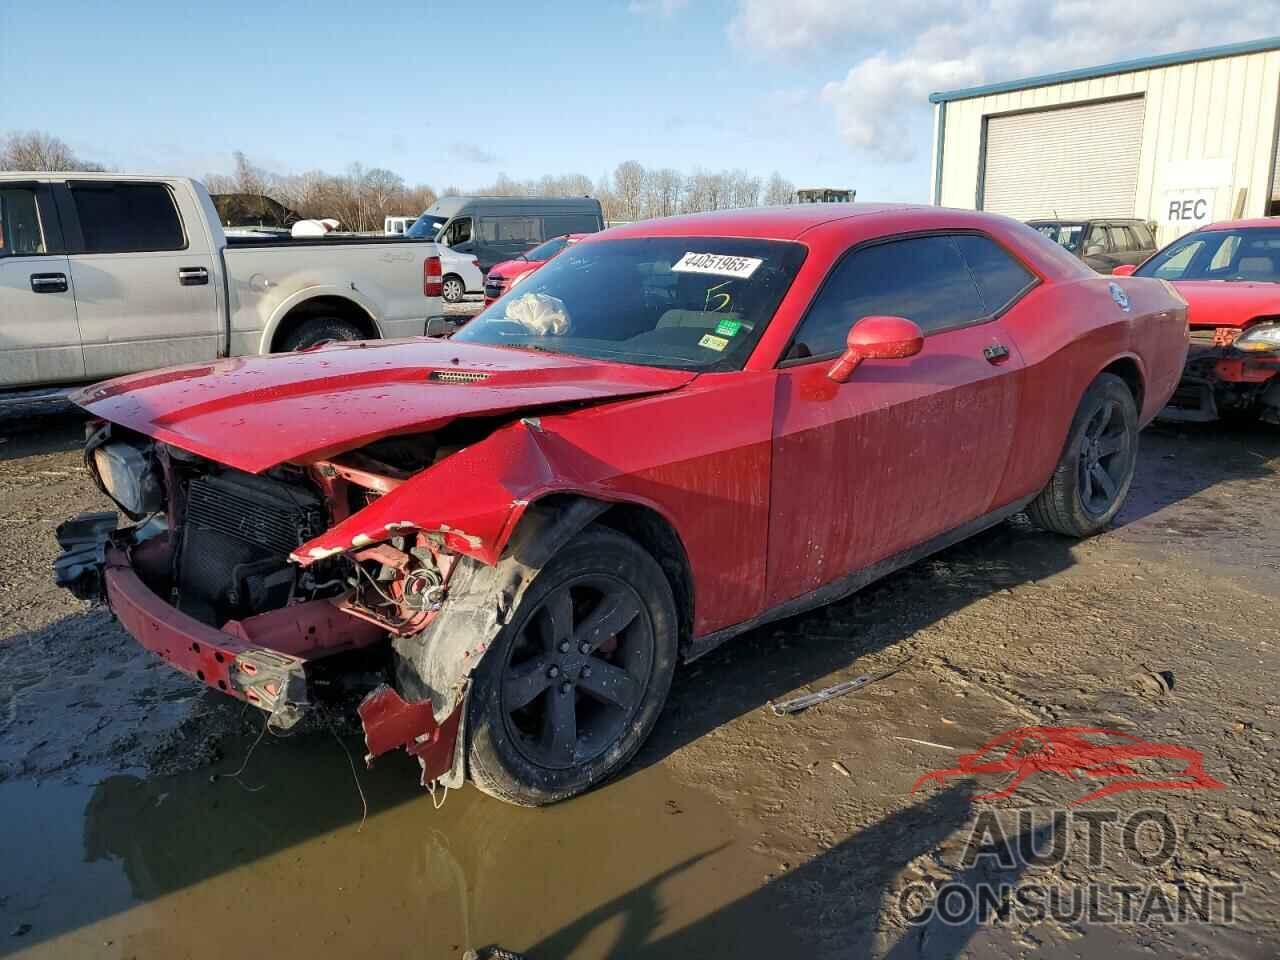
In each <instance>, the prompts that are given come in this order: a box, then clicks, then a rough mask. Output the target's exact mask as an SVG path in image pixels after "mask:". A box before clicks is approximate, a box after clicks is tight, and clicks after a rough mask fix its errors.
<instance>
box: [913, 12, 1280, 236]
mask: <svg viewBox="0 0 1280 960" xmlns="http://www.w3.org/2000/svg"><path fill="white" fill-rule="evenodd" d="M929 100H930V102H931V103H933V104H934V133H933V146H934V150H933V166H932V174H933V202H934V203H938V204H942V205H943V206H948V207H967V208H970V209H978V210H990V211H993V212H995V213H1003V214H1006V215H1008V216H1011V217H1017V218H1018V219H1020V220H1028V219H1031V218H1033V217H1059V218H1063V219H1066V218H1085V217H1139V218H1141V219H1144V220H1151V221H1154V222H1155V223H1157V224H1158V225H1159V228H1160V233H1159V238H1160V241H1161V243H1164V242H1167V241H1169V240H1171V239H1173V238H1174V237H1176V236H1178V235H1180V234H1182V233H1185V232H1186V231H1188V230H1190V229H1193V228H1194V227H1197V226H1201V225H1203V224H1204V223H1209V222H1211V221H1213V220H1223V219H1227V218H1230V217H1238V216H1255V217H1256V216H1264V215H1268V214H1280V37H1270V38H1268V39H1265V40H1256V41H1251V42H1248V43H1237V44H1232V45H1230V46H1223V47H1212V48H1208V49H1204V50H1193V51H1190V52H1188V53H1181V54H1170V55H1168V56H1161V57H1148V58H1146V59H1143V60H1131V61H1128V62H1125V63H1113V64H1108V65H1106V66H1101V67H1094V68H1089V69H1084V70H1072V71H1068V72H1066V73H1057V74H1050V75H1047V76H1042V77H1032V78H1031V79H1029V80H1016V81H1012V82H1009V83H996V84H990V85H988V86H983V87H973V88H971V89H968V90H953V91H950V92H946V93H935V94H933V95H932V96H930V97H929Z"/></svg>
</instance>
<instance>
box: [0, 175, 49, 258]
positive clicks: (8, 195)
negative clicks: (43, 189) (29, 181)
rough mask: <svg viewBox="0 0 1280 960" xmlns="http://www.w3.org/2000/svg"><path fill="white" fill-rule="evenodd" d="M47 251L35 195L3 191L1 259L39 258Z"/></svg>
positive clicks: (0, 201) (25, 191) (16, 189)
mask: <svg viewBox="0 0 1280 960" xmlns="http://www.w3.org/2000/svg"><path fill="white" fill-rule="evenodd" d="M46 249H47V248H46V247H45V243H44V231H43V230H41V229H40V212H39V210H38V208H37V207H36V193H35V191H34V190H29V189H26V188H23V187H14V188H12V189H9V190H0V257H32V256H39V255H40V254H42V253H44V252H45V250H46Z"/></svg>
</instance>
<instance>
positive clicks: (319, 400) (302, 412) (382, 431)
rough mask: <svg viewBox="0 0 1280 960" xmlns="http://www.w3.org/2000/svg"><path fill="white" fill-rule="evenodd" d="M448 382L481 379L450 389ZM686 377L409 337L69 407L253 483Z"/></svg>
mask: <svg viewBox="0 0 1280 960" xmlns="http://www.w3.org/2000/svg"><path fill="white" fill-rule="evenodd" d="M456 374H475V375H481V376H482V377H483V379H479V378H472V379H471V380H470V381H469V382H451V381H450V380H449V379H448V378H449V377H451V376H452V375H456ZM694 376H695V375H694V374H691V373H687V372H684V371H678V370H663V369H657V368H653V367H639V366H629V365H625V364H617V363H607V362H605V361H601V360H588V359H584V358H581V357H570V356H563V355H559V356H558V355H555V354H549V353H534V352H531V351H527V350H518V349H514V348H505V347H488V346H480V345H477V344H467V343H452V342H450V341H447V340H426V339H419V340H393V341H387V342H371V343H352V344H341V345H335V346H331V347H324V348H321V349H319V350H312V351H309V352H306V353H292V354H278V355H276V356H270V357H241V358H236V359H232V360H219V361H216V362H214V363H207V364H200V365H191V366H185V367H173V368H171V369H168V370H159V371H152V372H150V373H142V374H134V375H132V376H128V377H120V378H118V379H115V380H108V381H106V382H105V383H99V384H95V385H93V386H91V387H85V388H84V389H83V390H80V391H78V392H77V393H75V394H73V395H72V399H73V400H74V401H75V402H76V403H78V404H79V405H80V406H82V407H84V408H85V409H86V410H88V411H89V412H90V413H92V414H94V415H95V416H99V417H102V418H104V419H106V420H109V421H111V422H112V423H118V424H120V425H121V426H125V427H128V428H130V429H131V430H136V431H138V432H139V433H142V434H146V435H147V436H150V437H154V438H155V439H157V440H161V441H163V442H165V443H170V444H173V445H174V446H175V447H180V448H182V449H183V450H189V451H191V452H192V453H196V454H199V455H201V456H204V457H208V458H209V459H211V460H215V461H217V462H219V463H225V464H228V465H229V466H233V467H237V468H239V469H241V470H248V471H250V472H253V473H258V472H261V471H263V470H266V469H267V468H268V467H272V466H275V465H276V464H279V463H284V462H286V461H292V462H307V461H311V460H319V459H323V458H325V457H329V456H333V455H334V454H336V453H340V452H342V451H343V450H350V449H354V448H356V447H360V446H363V445H364V444H366V443H371V442H372V441H374V440H376V439H378V438H379V437H384V436H389V435H391V434H397V433H414V432H419V431H425V430H434V429H438V428H439V427H442V426H444V425H445V424H446V423H448V422H449V421H451V420H453V419H455V418H457V417H466V416H483V415H494V414H503V413H514V412H516V411H520V410H525V409H529V408H534V407H539V406H545V405H547V404H558V403H572V402H580V401H592V400H608V399H612V398H615V397H628V396H635V395H637V394H645V393H659V392H663V391H667V390H674V389H676V388H677V387H681V386H683V385H684V384H686V383H688V382H689V381H690V380H692V379H693V377H694ZM442 378H443V379H442Z"/></svg>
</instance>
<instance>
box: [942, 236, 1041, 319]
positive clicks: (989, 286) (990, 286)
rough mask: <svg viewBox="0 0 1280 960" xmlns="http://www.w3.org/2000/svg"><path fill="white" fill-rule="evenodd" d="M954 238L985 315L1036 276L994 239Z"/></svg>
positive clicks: (1005, 304)
mask: <svg viewBox="0 0 1280 960" xmlns="http://www.w3.org/2000/svg"><path fill="white" fill-rule="evenodd" d="M955 241H956V246H958V247H959V248H960V253H961V254H962V255H963V256H964V259H965V262H966V263H968V264H969V269H970V270H972V271H973V278H974V280H976V281H977V284H978V290H979V292H981V294H982V300H983V303H984V305H985V306H986V311H987V314H988V315H992V314H996V313H1000V312H1001V311H1002V310H1004V309H1005V308H1006V307H1008V306H1009V304H1011V303H1013V301H1014V300H1016V299H1018V297H1020V296H1022V294H1023V293H1024V292H1025V291H1026V290H1027V289H1028V288H1030V287H1031V285H1032V284H1034V283H1035V280H1036V278H1035V275H1034V274H1033V273H1032V272H1031V271H1030V270H1028V269H1027V268H1026V267H1024V266H1023V265H1022V264H1021V263H1020V262H1019V261H1018V260H1017V258H1015V257H1014V256H1013V255H1012V254H1010V253H1008V252H1007V251H1005V250H1004V249H1003V248H1002V247H1001V246H1000V245H999V244H998V243H996V242H995V241H994V240H991V239H989V238H987V237H981V236H976V235H970V234H962V235H959V236H957V237H956V238H955Z"/></svg>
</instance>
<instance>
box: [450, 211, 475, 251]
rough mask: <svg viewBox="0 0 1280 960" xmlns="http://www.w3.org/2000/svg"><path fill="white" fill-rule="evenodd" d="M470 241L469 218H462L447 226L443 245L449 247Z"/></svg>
mask: <svg viewBox="0 0 1280 960" xmlns="http://www.w3.org/2000/svg"><path fill="white" fill-rule="evenodd" d="M470 239H471V218H470V217H462V218H461V219H459V220H455V221H453V223H451V224H449V232H448V234H447V235H446V236H445V241H444V242H445V245H446V246H449V247H453V246H457V245H458V244H460V243H466V242H467V241H468V240H470Z"/></svg>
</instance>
